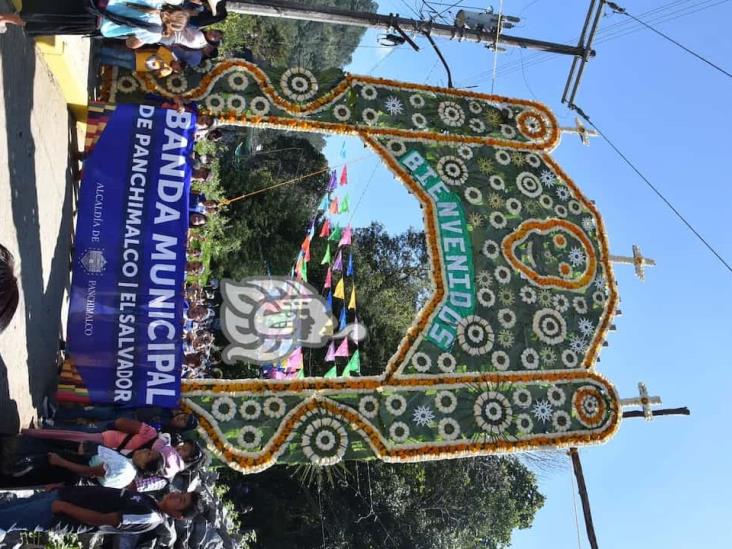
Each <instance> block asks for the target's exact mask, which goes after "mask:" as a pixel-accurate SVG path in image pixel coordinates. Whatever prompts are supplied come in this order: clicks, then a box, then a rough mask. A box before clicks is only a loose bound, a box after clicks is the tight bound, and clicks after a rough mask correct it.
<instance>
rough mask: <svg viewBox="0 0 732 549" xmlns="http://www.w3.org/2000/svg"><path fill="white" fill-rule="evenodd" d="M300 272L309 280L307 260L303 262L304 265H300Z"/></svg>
mask: <svg viewBox="0 0 732 549" xmlns="http://www.w3.org/2000/svg"><path fill="white" fill-rule="evenodd" d="M300 273H301V274H302V279H303V280H304V281H305V282H307V281H308V264H307V262H306V261H303V262H302V267H300Z"/></svg>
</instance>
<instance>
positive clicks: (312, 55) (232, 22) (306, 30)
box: [220, 0, 377, 70]
mask: <svg viewBox="0 0 732 549" xmlns="http://www.w3.org/2000/svg"><path fill="white" fill-rule="evenodd" d="M301 3H302V4H305V5H318V6H328V7H341V8H346V9H351V10H356V11H369V12H375V11H376V8H377V5H376V3H375V2H372V1H371V0H302V1H301ZM220 28H221V29H223V30H224V32H225V34H226V40H225V41H224V43H223V46H222V50H223V52H224V53H226V52H233V51H237V50H241V49H242V48H243V47H249V48H250V49H251V50H252V51H253V53H254V55H255V57H256V58H258V59H261V60H263V61H264V62H265V63H269V64H271V65H273V66H280V67H285V66H296V65H297V66H302V67H305V68H308V69H311V70H313V69H315V70H319V69H324V68H327V67H339V68H341V67H344V66H345V65H347V64H349V63H350V62H351V55H352V53H353V51H354V50H355V49H356V47H357V46H358V43H359V41H360V40H361V37H362V36H363V34H364V32H365V29H363V28H359V27H351V26H346V25H332V24H326V23H315V22H313V21H295V20H288V19H285V20H283V19H275V18H272V17H251V16H246V15H236V14H232V15H230V16H229V17H227V18H226V20H225V21H224V22H223V23H222V24H221V25H220Z"/></svg>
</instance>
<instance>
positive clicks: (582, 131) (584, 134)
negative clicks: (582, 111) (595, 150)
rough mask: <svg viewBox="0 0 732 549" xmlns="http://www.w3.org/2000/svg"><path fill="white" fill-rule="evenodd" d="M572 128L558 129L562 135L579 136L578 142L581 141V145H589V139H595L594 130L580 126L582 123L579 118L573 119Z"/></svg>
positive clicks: (595, 133)
mask: <svg viewBox="0 0 732 549" xmlns="http://www.w3.org/2000/svg"><path fill="white" fill-rule="evenodd" d="M574 123H575V127H574V128H559V131H561V132H564V133H576V134H577V135H579V137H580V140H581V141H582V144H583V145H587V146H589V145H590V137H597V135H598V134H597V132H596V131H595V130H589V129H587V128H586V127H585V125H584V124H582V121H581V120H580V119H579V116H575V117H574Z"/></svg>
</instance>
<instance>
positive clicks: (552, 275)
mask: <svg viewBox="0 0 732 549" xmlns="http://www.w3.org/2000/svg"><path fill="white" fill-rule="evenodd" d="M108 84H109V87H108V89H107V92H108V94H109V99H110V100H111V101H113V102H114V101H116V102H132V101H139V100H140V99H141V98H142V96H143V94H146V93H155V94H158V95H162V96H165V97H171V98H172V97H175V96H180V97H183V98H185V99H186V100H190V101H196V102H198V104H199V108H200V111H201V112H203V113H206V114H210V115H212V116H214V117H215V118H217V119H218V120H219V121H220V122H221V123H223V124H238V125H242V126H259V127H268V128H279V129H285V130H287V129H292V130H298V131H318V132H324V133H343V134H352V135H358V136H360V137H361V139H363V141H364V143H366V144H367V145H368V146H369V147H371V148H372V149H373V150H375V151H376V152H377V153H378V154H379V156H380V157H381V158H382V159H383V160H384V162H385V163H386V164H387V165H388V166H389V167H390V169H391V170H392V171H393V172H394V174H395V175H396V177H397V178H398V179H399V180H400V181H401V182H402V183H403V184H404V185H406V186H407V187H408V188H409V190H410V191H411V192H412V193H413V194H414V195H415V196H416V197H417V199H418V200H419V201H420V203H421V205H422V207H423V212H424V223H425V233H426V237H427V244H428V249H429V250H430V258H431V263H432V265H431V275H432V279H433V284H434V293H433V295H432V298H431V299H430V301H429V302H428V303H427V305H426V306H425V307H424V308H423V309H422V310H421V311H420V312H419V314H418V315H417V317H416V318H415V320H414V323H413V324H412V327H411V328H410V329H409V330H408V332H407V334H406V335H405V336H404V338H403V340H402V342H401V344H400V346H399V348H398V350H397V352H396V353H395V354H394V356H393V357H392V358H391V359H390V361H389V363H388V364H387V365H386V369H385V372H384V374H383V375H381V376H369V377H349V378H335V379H324V378H306V379H301V380H213V379H212V380H196V381H187V382H184V384H183V394H184V398H183V405H184V406H186V407H188V408H189V409H191V410H193V411H194V412H196V413H197V414H198V415H199V417H200V420H201V431H202V435H203V436H204V437H205V439H206V441H207V443H208V445H209V446H210V448H211V449H212V451H214V452H215V453H216V454H217V455H218V456H219V457H220V458H221V459H222V460H223V461H225V462H226V463H228V464H229V465H230V466H231V467H233V468H235V469H238V470H240V471H242V472H246V473H249V472H255V471H259V470H262V469H265V468H267V467H269V466H271V465H272V464H274V463H276V462H286V463H310V462H311V463H316V464H321V465H328V464H334V463H337V462H338V461H340V460H342V459H370V458H379V459H383V460H385V461H392V462H403V461H418V460H428V459H445V458H454V457H464V456H474V455H482V454H490V453H497V452H511V451H522V450H528V449H534V448H546V447H562V446H576V445H583V444H593V443H599V442H603V441H605V440H607V439H608V438H609V437H611V436H612V435H613V433H614V432H615V431H616V429H617V428H618V425H619V423H620V417H621V414H620V413H619V403H618V397H617V394H616V391H615V389H614V387H613V386H612V385H611V384H610V383H609V382H608V381H607V380H605V379H604V378H603V377H602V376H601V375H599V374H598V373H597V372H595V370H594V368H593V365H594V363H595V361H596V359H597V356H598V354H599V351H600V349H601V347H602V345H603V342H604V338H605V336H606V333H607V330H608V328H609V326H610V324H611V320H612V318H613V315H614V313H615V310H616V306H617V302H618V296H617V290H616V286H615V281H614V277H613V272H612V269H611V266H610V263H609V255H608V245H607V240H606V235H605V229H604V226H603V222H602V219H601V217H600V215H599V213H598V211H597V209H596V208H595V206H594V205H593V204H592V202H591V201H590V200H588V199H587V198H586V197H585V196H584V195H583V194H582V193H581V191H580V190H579V188H578V187H577V186H576V185H575V184H574V183H573V182H572V180H571V179H570V178H569V177H568V176H567V174H565V173H564V171H563V170H562V169H561V168H560V167H559V165H557V163H556V162H555V161H554V160H553V159H552V158H551V156H550V155H549V152H550V151H551V150H552V149H553V148H554V147H556V146H557V144H558V142H559V137H560V131H559V127H558V123H557V120H556V118H555V117H554V115H553V114H552V113H551V112H550V111H549V110H548V109H547V108H546V107H545V106H543V105H541V104H539V103H537V102H533V101H526V100H520V99H511V98H506V97H499V96H492V95H484V94H479V93H473V92H467V91H462V90H454V89H444V88H436V87H431V86H425V85H420V84H411V83H404V82H396V81H391V80H383V79H378V78H372V77H367V76H357V75H350V74H344V73H342V72H341V71H339V70H328V71H324V72H323V73H320V74H318V75H315V74H312V73H311V72H309V71H307V70H305V69H302V68H292V69H288V70H267V71H265V70H262V69H261V68H259V67H258V66H256V65H254V64H251V63H248V62H246V61H243V60H234V59H230V60H224V61H220V62H218V63H216V64H208V65H206V66H203V67H201V68H200V69H199V72H190V73H186V74H185V75H173V76H170V77H167V78H166V79H161V80H159V79H156V78H154V77H153V76H151V75H142V74H133V73H128V72H124V71H120V72H119V73H117V72H116V71H115V72H114V73H113V77H112V78H111V80H110V82H109V83H108Z"/></svg>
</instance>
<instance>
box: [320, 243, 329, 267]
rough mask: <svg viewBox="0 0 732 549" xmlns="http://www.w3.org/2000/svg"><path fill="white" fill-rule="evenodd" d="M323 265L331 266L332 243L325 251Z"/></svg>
mask: <svg viewBox="0 0 732 549" xmlns="http://www.w3.org/2000/svg"><path fill="white" fill-rule="evenodd" d="M320 264H321V265H329V264H330V243H328V247H327V248H326V249H325V255H324V256H323V260H322V261H321V262H320Z"/></svg>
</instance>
